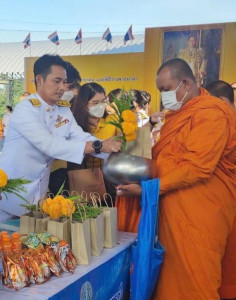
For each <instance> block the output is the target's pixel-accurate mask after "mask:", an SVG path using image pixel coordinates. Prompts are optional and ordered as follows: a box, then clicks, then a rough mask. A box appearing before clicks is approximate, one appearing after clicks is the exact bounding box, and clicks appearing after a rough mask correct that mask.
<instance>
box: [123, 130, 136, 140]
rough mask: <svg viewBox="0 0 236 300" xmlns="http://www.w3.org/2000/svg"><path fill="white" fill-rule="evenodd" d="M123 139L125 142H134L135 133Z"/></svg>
mask: <svg viewBox="0 0 236 300" xmlns="http://www.w3.org/2000/svg"><path fill="white" fill-rule="evenodd" d="M125 139H126V141H127V142H132V141H134V140H136V132H134V133H132V134H129V135H126V136H125Z"/></svg>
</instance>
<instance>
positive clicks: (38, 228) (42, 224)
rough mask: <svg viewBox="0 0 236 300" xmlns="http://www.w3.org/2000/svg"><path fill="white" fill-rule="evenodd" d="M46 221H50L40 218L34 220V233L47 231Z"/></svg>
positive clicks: (46, 218) (47, 218)
mask: <svg viewBox="0 0 236 300" xmlns="http://www.w3.org/2000/svg"><path fill="white" fill-rule="evenodd" d="M48 220H50V218H49V217H45V218H44V217H43V216H42V217H41V218H38V219H35V232H36V233H42V232H45V231H47V225H48Z"/></svg>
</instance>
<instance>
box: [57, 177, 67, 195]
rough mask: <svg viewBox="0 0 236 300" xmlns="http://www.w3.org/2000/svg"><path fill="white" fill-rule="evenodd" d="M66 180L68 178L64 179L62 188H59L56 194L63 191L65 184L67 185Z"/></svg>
mask: <svg viewBox="0 0 236 300" xmlns="http://www.w3.org/2000/svg"><path fill="white" fill-rule="evenodd" d="M65 181H66V180H64V182H63V183H62V185H61V186H60V188H59V190H58V192H57V194H56V196H58V195H59V194H60V193H61V192H62V191H63V189H64V185H65Z"/></svg>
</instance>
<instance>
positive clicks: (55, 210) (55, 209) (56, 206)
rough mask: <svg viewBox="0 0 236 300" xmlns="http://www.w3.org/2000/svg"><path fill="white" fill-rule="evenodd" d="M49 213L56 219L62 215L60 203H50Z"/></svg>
mask: <svg viewBox="0 0 236 300" xmlns="http://www.w3.org/2000/svg"><path fill="white" fill-rule="evenodd" d="M48 212H49V215H50V217H51V218H52V219H58V218H60V217H61V216H62V214H61V204H60V203H56V202H54V203H52V205H50V206H49V209H48Z"/></svg>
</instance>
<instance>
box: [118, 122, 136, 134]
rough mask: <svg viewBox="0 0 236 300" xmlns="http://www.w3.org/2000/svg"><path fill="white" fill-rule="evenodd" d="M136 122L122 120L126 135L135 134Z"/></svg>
mask: <svg viewBox="0 0 236 300" xmlns="http://www.w3.org/2000/svg"><path fill="white" fill-rule="evenodd" d="M135 125H136V124H135V123H130V122H122V123H121V126H122V129H123V133H124V134H125V135H130V134H133V133H134V132H135V131H136V126H135Z"/></svg>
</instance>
